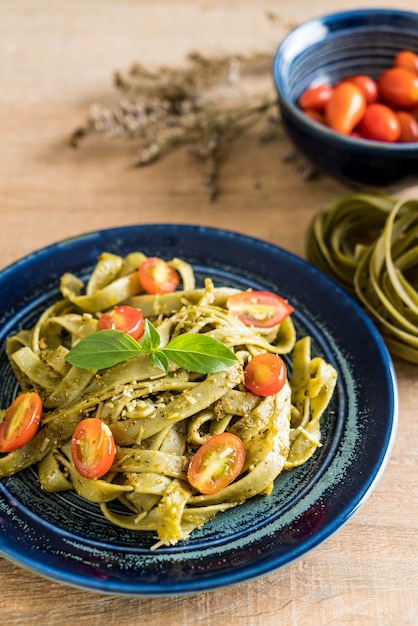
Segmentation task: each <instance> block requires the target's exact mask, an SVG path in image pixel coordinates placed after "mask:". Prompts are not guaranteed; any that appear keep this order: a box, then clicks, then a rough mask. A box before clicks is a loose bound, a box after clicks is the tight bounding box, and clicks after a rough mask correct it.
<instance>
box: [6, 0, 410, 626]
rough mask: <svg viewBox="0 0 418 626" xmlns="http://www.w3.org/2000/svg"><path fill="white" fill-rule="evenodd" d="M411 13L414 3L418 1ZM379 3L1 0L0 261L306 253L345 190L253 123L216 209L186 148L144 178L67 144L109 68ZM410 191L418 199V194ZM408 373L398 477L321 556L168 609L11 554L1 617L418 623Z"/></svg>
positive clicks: (227, 168)
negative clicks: (157, 249)
mask: <svg viewBox="0 0 418 626" xmlns="http://www.w3.org/2000/svg"><path fill="white" fill-rule="evenodd" d="M392 4H393V3H392ZM398 4H400V5H401V6H402V7H403V8H406V9H408V8H409V9H411V10H414V9H416V2H415V0H404V1H403V2H401V3H398ZM398 4H397V6H398ZM370 5H375V6H377V5H380V6H390V3H389V2H379V3H377V2H361V1H359V0H358V1H355V2H353V1H350V2H345V1H343V0H336V1H334V2H329V1H327V0H319V1H318V2H316V3H312V2H308V0H299V1H298V2H293V1H290V0H282V1H281V2H280V3H271V2H267V1H264V0H261V1H260V2H257V3H255V2H251V1H239V0H223V1H222V2H221V1H220V0H200V1H190V0H172V1H169V0H165V1H164V0H159V1H158V2H151V1H146V0H124V1H117V0H102V1H99V0H44V2H43V3H39V2H36V1H35V0H3V1H2V3H1V7H0V13H1V20H0V50H1V66H0V85H1V89H0V131H1V139H2V141H1V147H0V211H1V218H2V220H1V221H2V225H1V229H0V267H5V266H6V265H8V264H9V263H12V262H13V261H15V260H17V259H18V258H20V257H22V256H24V255H26V254H27V253H29V252H31V251H33V250H35V249H38V248H40V247H43V246H45V245H48V244H50V243H53V242H55V241H57V240H60V239H63V238H65V237H71V236H73V235H78V234H80V233H82V232H86V231H92V230H95V229H98V228H107V227H111V226H116V225H127V224H134V223H165V222H170V223H171V222H177V223H184V224H195V223H198V224H202V225H209V226H217V227H221V228H226V229H232V230H239V231H241V232H243V233H246V234H249V235H253V236H255V237H259V238H262V239H265V240H268V241H270V242H272V243H274V244H277V245H279V246H282V247H284V248H286V249H288V250H290V251H292V252H294V253H296V254H298V255H300V256H304V254H305V249H304V245H305V243H304V234H305V232H306V229H307V227H308V225H309V223H310V221H311V219H312V217H313V215H314V214H315V212H316V211H318V210H319V209H321V208H322V207H323V206H324V205H325V204H326V203H327V202H329V201H330V200H331V199H333V198H334V197H335V196H336V195H338V194H340V193H343V192H344V191H345V190H344V189H343V188H342V187H341V186H340V185H338V184H337V183H335V182H333V181H332V180H330V179H328V178H326V177H321V178H318V179H316V180H314V181H311V182H309V183H308V182H303V181H301V180H300V178H298V176H296V174H295V172H294V169H293V167H292V165H291V164H289V163H286V162H285V159H284V158H285V156H286V154H287V153H288V151H289V145H288V143H287V141H286V139H285V138H282V139H278V140H276V141H273V142H271V143H267V144H263V145H262V144H260V142H259V135H258V129H256V130H254V131H252V132H251V133H250V134H249V136H246V137H244V138H243V139H241V140H240V141H239V142H238V143H237V144H236V145H235V146H234V148H233V150H232V152H231V155H230V158H229V159H228V161H227V162H226V163H225V165H224V167H223V170H222V176H221V195H220V196H219V199H218V200H217V202H216V203H214V204H210V203H209V202H208V201H207V198H206V195H205V190H204V187H203V185H202V180H201V169H200V167H199V165H198V164H197V163H196V162H195V161H194V160H192V158H191V157H190V155H188V154H187V152H186V151H179V152H178V153H176V154H173V155H171V156H170V157H168V158H167V159H165V160H163V161H161V162H160V163H157V164H155V165H153V166H151V167H149V168H146V169H135V168H133V167H132V163H133V161H134V159H135V155H136V146H135V145H134V143H128V142H126V143H125V142H122V141H119V142H118V141H114V142H108V141H105V140H103V138H101V137H89V138H87V139H86V140H85V142H84V143H83V144H82V146H81V147H80V149H78V150H71V149H70V148H69V147H68V146H67V145H66V144H65V142H64V139H65V137H66V136H67V135H68V134H69V133H70V132H71V131H72V130H73V129H74V128H75V127H77V126H78V125H80V124H82V123H83V122H84V120H85V118H86V116H87V113H88V107H89V105H90V104H91V103H92V102H95V101H105V100H111V99H112V98H114V97H115V93H114V90H113V87H112V84H111V79H112V73H113V72H114V71H115V70H117V69H119V70H124V69H127V68H128V67H130V65H131V64H132V63H133V62H134V61H138V60H141V61H142V62H144V63H145V64H150V65H152V66H157V65H159V64H161V63H168V62H170V63H173V64H178V63H182V62H183V61H184V59H185V56H186V54H187V53H188V52H189V51H190V50H193V49H199V50H200V51H201V52H205V53H208V54H219V53H226V52H240V53H248V52H250V51H260V50H262V51H272V52H273V51H274V49H275V47H276V45H277V43H278V42H279V41H280V39H281V37H282V36H283V34H284V33H285V32H286V31H287V28H288V25H289V24H291V23H294V22H297V21H301V20H303V19H306V18H307V17H309V16H313V15H317V14H321V13H324V12H327V11H330V10H336V9H339V8H349V7H350V8H351V7H361V6H370ZM268 11H276V13H278V14H279V17H280V20H279V22H278V23H276V24H275V25H274V24H272V23H271V21H269V20H268V19H267V18H266V13H267V12H268ZM399 193H400V194H401V195H411V196H414V197H418V188H409V189H403V190H400V191H399ZM28 279H29V280H30V277H28ZM395 367H396V372H397V376H398V380H399V401H400V415H399V428H398V435H397V439H396V442H395V446H394V449H393V453H392V456H391V459H390V461H389V464H388V467H387V469H386V471H385V473H384V474H383V477H382V478H381V481H380V483H379V484H378V486H377V488H376V489H375V491H374V492H373V494H372V495H371V497H370V498H369V499H368V501H367V502H366V503H365V504H364V506H363V507H362V508H361V509H360V510H359V511H358V512H357V513H356V515H355V516H354V517H353V518H352V519H351V520H350V521H349V522H348V523H347V524H346V525H345V526H344V527H343V528H342V529H341V530H339V531H338V532H337V533H336V534H335V535H334V536H333V537H331V538H330V539H329V540H328V541H326V542H325V543H324V544H323V545H322V546H320V547H319V548H317V549H316V550H315V551H313V552H312V553H310V554H308V555H306V556H305V557H303V558H302V559H301V560H299V561H297V562H295V563H293V564H291V565H289V566H287V567H286V568H284V569H282V570H279V571H277V572H273V573H271V574H270V575H268V576H265V577H263V578H260V579H257V580H253V581H250V582H247V583H245V584H242V585H238V586H236V587H232V588H228V589H223V590H218V591H214V592H211V593H206V594H199V595H195V596H191V597H187V598H182V597H178V598H163V599H161V598H155V599H141V598H131V597H128V598H126V597H123V598H121V597H117V596H107V595H103V594H95V593H91V592H86V591H82V590H78V589H75V588H70V587H64V586H62V585H60V584H57V583H55V582H52V581H49V580H46V579H43V578H40V577H39V576H36V575H34V574H32V573H30V572H27V571H25V570H23V569H21V568H19V567H17V566H16V565H14V564H12V563H9V562H8V561H7V560H5V559H0V588H1V594H0V622H1V623H4V624H7V625H8V626H14V625H20V624H22V625H24V626H32V625H34V626H35V625H40V624H42V625H45V626H48V625H55V624H57V623H61V622H62V621H63V619H64V618H65V619H66V620H68V622H69V623H70V622H72V623H77V624H79V625H80V626H83V625H84V624H86V625H87V624H88V625H89V626H96V625H97V626H99V625H100V626H102V625H103V624H112V626H118V625H119V624H120V625H122V624H124V625H125V626H127V625H131V624H132V625H135V624H141V623H147V624H152V625H154V626H162V625H165V624H168V623H170V624H173V625H184V626H187V625H189V624H190V625H191V624H193V625H195V626H199V625H200V624H201V625H202V626H203V625H204V626H217V625H218V624H222V625H223V626H228V625H229V624H243V625H248V626H270V625H271V626H273V625H274V626H277V625H278V624H284V625H286V626H305V625H306V626H310V625H313V626H325V625H327V626H329V625H331V624H333V625H337V624H338V625H343V624H347V625H350V626H391V625H395V624H402V626H413V625H414V624H417V623H418V621H417V617H416V616H417V615H418V600H417V583H418V580H417V571H418V559H417V519H418V500H417V494H418V479H417V476H418V472H417V469H418V453H417V446H416V441H417V440H418V426H417V424H418V420H417V414H418V376H417V368H416V367H414V366H412V365H408V364H406V363H402V362H395Z"/></svg>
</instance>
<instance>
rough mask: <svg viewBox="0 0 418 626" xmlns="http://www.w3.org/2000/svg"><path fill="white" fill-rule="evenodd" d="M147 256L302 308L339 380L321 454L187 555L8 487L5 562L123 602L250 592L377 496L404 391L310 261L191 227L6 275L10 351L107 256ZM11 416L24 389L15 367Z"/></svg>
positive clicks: (78, 245)
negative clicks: (67, 282) (63, 292)
mask: <svg viewBox="0 0 418 626" xmlns="http://www.w3.org/2000/svg"><path fill="white" fill-rule="evenodd" d="M134 250H142V251H144V252H145V253H146V254H149V255H157V256H161V257H164V258H171V257H173V256H179V257H182V258H184V259H186V260H187V261H189V262H191V263H192V264H193V266H194V269H195V271H196V274H197V277H198V279H199V280H200V281H203V279H204V277H205V276H211V277H212V278H213V279H214V281H215V284H217V285H229V286H235V287H239V288H248V287H252V288H254V289H267V290H271V291H276V292H278V293H280V294H281V295H283V296H284V297H286V298H288V299H289V300H290V301H291V303H292V304H293V305H294V307H295V314H294V319H295V323H296V325H297V329H298V332H299V334H300V335H303V334H309V335H311V336H312V338H313V346H314V350H315V353H317V354H320V355H323V356H325V358H326V359H327V360H329V361H330V362H331V363H333V364H334V366H335V367H336V369H337V371H338V375H339V380H338V386H337V389H336V392H335V396H334V400H333V402H332V405H331V406H330V407H329V410H328V412H327V414H326V416H325V417H324V421H323V446H322V447H321V448H320V449H318V451H317V452H316V454H315V455H314V457H313V458H312V459H311V460H310V461H309V462H308V463H306V464H305V465H303V466H302V467H300V468H297V469H294V470H292V471H290V472H284V473H283V474H281V475H280V476H279V477H278V479H277V480H276V484H275V488H274V491H273V493H272V494H271V495H270V496H268V497H266V496H264V497H256V498H253V499H252V500H249V501H247V502H245V503H244V504H243V505H242V506H240V507H237V508H234V509H231V510H228V511H226V512H224V513H222V514H219V515H218V516H217V517H216V518H215V519H214V520H213V521H212V522H210V523H209V524H207V525H205V526H204V527H203V528H201V529H200V530H199V531H197V532H195V533H194V534H193V535H192V537H191V538H190V539H189V540H188V541H186V542H183V543H181V544H179V545H177V546H173V547H168V548H159V549H158V550H156V551H152V552H151V551H150V546H151V545H152V544H153V543H154V542H155V537H154V536H152V534H147V533H143V534H142V533H134V532H129V531H125V530H122V529H120V528H115V527H113V526H112V525H111V524H110V523H108V522H107V521H106V520H105V519H104V518H103V517H102V516H101V514H100V511H99V510H98V508H97V507H96V506H95V505H92V504H89V503H86V502H84V501H83V500H81V499H80V498H79V497H77V496H76V495H75V494H73V493H70V492H68V493H67V492H66V493H64V494H47V493H42V492H41V490H40V488H39V485H38V483H37V481H36V475H35V472H34V471H33V470H32V469H28V470H25V471H24V472H21V473H20V474H18V475H16V476H14V477H12V478H8V479H4V480H2V481H1V483H0V519H1V524H0V552H1V554H2V555H3V556H5V557H6V558H8V559H10V560H11V561H13V562H14V563H16V564H18V565H20V566H22V567H25V568H27V569H28V570H31V571H32V572H35V573H37V574H40V575H43V576H46V577H48V578H51V579H53V580H55V581H59V582H62V583H66V584H70V585H75V586H78V587H82V588H84V589H89V590H94V591H99V592H105V593H116V594H132V595H142V596H164V595H174V594H184V593H195V592H202V591H207V590H210V589H216V588H219V587H223V586H227V585H232V584H236V583H241V582H244V581H247V580H249V579H251V578H254V577H257V576H261V575H264V574H267V573H268V572H271V571H272V570H274V569H277V568H280V567H282V566H284V565H286V564H288V563H290V562H291V561H293V560H295V559H297V558H299V557H301V556H303V555H304V554H306V553H307V552H308V551H310V550H312V549H313V548H315V547H316V546H318V545H319V544H320V543H321V542H322V541H324V540H325V539H327V538H328V537H330V536H331V535H332V534H333V533H334V532H335V531H336V530H338V529H339V528H340V527H341V526H342V525H343V524H344V523H345V522H346V521H347V520H348V519H349V518H350V517H351V516H352V515H353V513H355V512H356V511H357V509H358V508H359V506H360V505H361V504H362V503H363V502H364V500H365V499H366V497H367V496H368V495H369V494H370V492H371V491H372V489H373V488H374V486H375V485H376V482H377V480H378V479H379V477H380V475H381V473H382V471H383V468H384V466H385V465H386V462H387V460H388V457H389V454H390V450H391V447H392V443H393V439H394V435H395V430H396V420H397V390H396V382H395V376H394V372H393V368H392V365H391V361H390V359H389V356H388V353H387V351H386V349H385V347H384V345H383V343H382V341H381V339H380V337H379V335H378V333H377V332H376V330H375V329H374V327H373V325H372V324H371V323H370V321H369V320H368V318H367V317H366V316H365V315H364V314H363V313H362V311H361V310H360V308H359V307H358V306H357V305H356V304H355V303H354V301H353V300H352V299H351V298H350V297H348V296H347V295H346V294H345V293H344V292H343V291H342V290H341V289H340V288H339V287H338V286H336V285H335V284H334V283H333V282H331V281H330V280H329V279H328V278H326V277H325V276H324V275H323V274H321V273H320V272H318V271H317V270H316V269H315V268H313V267H312V266H311V265H309V264H308V263H306V262H305V261H303V260H301V259H299V258H297V257H295V256H293V255H291V254H289V253H288V252H285V251H284V250H281V249H280V248H277V247H275V246H273V245H270V244H268V243H265V242H263V241H260V240H256V239H252V238H250V237H246V236H243V235H239V234H237V233H234V232H226V231H221V230H216V229H211V228H204V227H198V226H184V225H174V224H170V225H161V224H159V225H138V226H129V227H121V228H115V229H110V230H103V231H99V232H95V233H91V234H86V235H84V236H81V237H78V238H75V239H69V240H66V241H63V242H61V243H58V244H55V245H52V246H50V247H48V248H45V249H43V250H40V251H39V252H35V253H34V254H31V255H29V256H28V257H26V258H24V259H22V260H21V261H18V262H17V263H14V264H13V265H12V266H10V267H8V268H6V269H5V270H3V272H1V273H0V293H1V294H2V305H1V306H2V309H1V313H0V340H1V345H2V347H4V341H5V339H6V337H7V336H8V335H10V334H12V333H14V332H15V331H17V330H18V329H20V328H22V327H29V326H31V325H32V324H33V322H34V321H35V319H36V318H37V316H38V315H39V313H40V312H41V311H42V310H43V309H44V308H45V307H46V306H47V305H48V304H50V303H51V302H53V301H54V300H55V299H56V298H57V296H58V282H59V277H60V276H61V274H63V273H64V272H66V271H72V272H74V273H77V274H78V275H79V276H80V277H82V278H85V277H86V276H87V274H88V273H89V272H90V271H91V269H92V267H93V265H94V264H95V261H96V258H97V256H98V255H99V254H100V253H101V252H103V251H110V252H114V253H120V254H122V255H124V254H126V253H128V252H132V251H134ZM0 379H1V382H2V384H1V389H0V406H3V407H5V406H7V405H8V404H9V403H10V402H11V400H12V398H13V397H14V395H15V393H16V391H17V387H16V382H15V380H14V378H13V374H12V372H11V369H10V366H9V364H8V362H7V359H6V358H5V356H4V350H3V354H2V355H1V360H0Z"/></svg>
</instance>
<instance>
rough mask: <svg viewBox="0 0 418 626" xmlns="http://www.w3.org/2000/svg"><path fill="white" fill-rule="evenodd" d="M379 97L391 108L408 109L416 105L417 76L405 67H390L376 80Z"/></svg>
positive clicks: (417, 97) (417, 94) (417, 95)
mask: <svg viewBox="0 0 418 626" xmlns="http://www.w3.org/2000/svg"><path fill="white" fill-rule="evenodd" d="M377 84H378V88H379V93H380V96H381V98H382V100H383V102H385V103H386V104H387V105H389V106H390V107H393V108H395V109H396V108H408V107H412V106H414V105H415V104H418V74H414V73H413V72H411V71H410V70H407V69H406V68H405V67H391V68H389V69H388V70H386V71H385V72H383V73H382V74H381V75H380V77H379V80H378V83H377Z"/></svg>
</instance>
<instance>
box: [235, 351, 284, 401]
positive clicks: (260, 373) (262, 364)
mask: <svg viewBox="0 0 418 626" xmlns="http://www.w3.org/2000/svg"><path fill="white" fill-rule="evenodd" d="M286 379H287V369H286V365H285V363H284V361H283V359H282V358H281V357H279V355H278V354H273V353H271V352H265V353H263V354H258V355H257V356H255V357H254V358H253V359H251V361H249V362H248V364H247V366H246V367H245V370H244V385H245V386H246V387H247V389H248V390H249V391H251V392H252V393H254V394H256V395H257V396H274V395H275V394H276V393H279V391H280V390H281V389H282V388H283V387H284V385H285V383H286Z"/></svg>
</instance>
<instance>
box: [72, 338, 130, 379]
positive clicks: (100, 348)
mask: <svg viewBox="0 0 418 626" xmlns="http://www.w3.org/2000/svg"><path fill="white" fill-rule="evenodd" d="M141 352H142V348H141V346H140V345H139V343H138V342H137V341H135V339H133V337H131V336H130V335H128V334H127V333H124V332H122V331H121V330H114V329H109V330H100V331H98V332H97V333H93V334H92V335H88V336H87V337H84V339H82V340H81V341H79V343H77V344H76V345H75V346H74V347H73V348H72V349H71V350H70V351H69V353H68V354H67V356H66V357H65V360H66V361H67V362H68V363H70V364H71V365H75V366H76V367H80V368H82V369H90V370H100V369H104V368H106V367H112V365H116V364H117V363H121V362H122V361H126V360H127V359H131V358H132V357H133V356H137V355H138V354H141Z"/></svg>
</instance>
